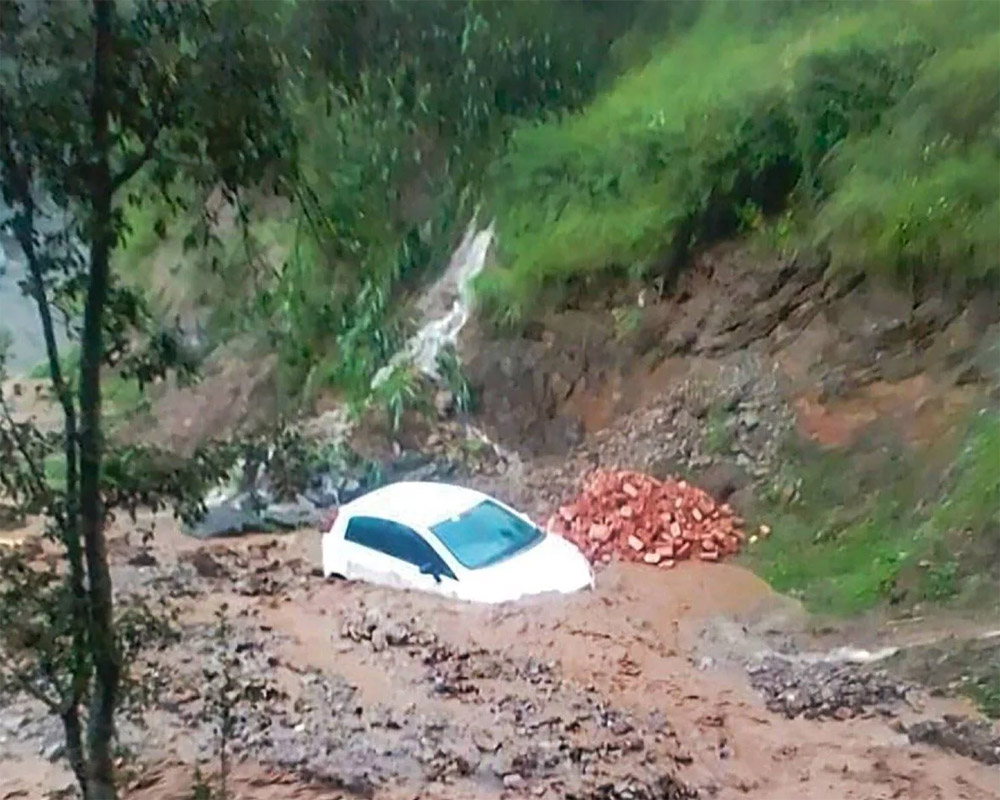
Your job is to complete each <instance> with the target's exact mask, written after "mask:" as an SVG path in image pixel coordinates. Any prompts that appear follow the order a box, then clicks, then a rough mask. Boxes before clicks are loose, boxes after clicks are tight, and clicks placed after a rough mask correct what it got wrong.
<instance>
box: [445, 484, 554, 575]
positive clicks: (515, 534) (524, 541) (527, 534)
mask: <svg viewBox="0 0 1000 800" xmlns="http://www.w3.org/2000/svg"><path fill="white" fill-rule="evenodd" d="M431 530H432V531H433V532H434V535H435V536H437V537H438V539H440V540H441V542H442V543H443V544H444V546H445V547H447V548H448V549H449V550H450V551H451V553H452V555H454V556H455V558H456V559H458V562H459V563H460V564H461V565H462V566H464V567H466V568H467V569H480V568H482V567H488V566H489V565H490V564H496V563H497V562H498V561H503V560H504V559H505V558H509V557H510V556H512V555H514V554H515V553H518V552H520V551H521V550H525V549H527V548H529V547H531V546H532V545H534V544H536V543H537V542H539V541H541V539H542V538H543V537H544V535H545V534H543V533H542V532H541V531H540V530H539V529H538V528H536V527H535V526H534V525H532V524H531V523H530V522H526V521H525V520H523V519H521V518H520V517H518V516H517V515H515V514H511V513H510V512H509V511H507V510H506V509H505V508H503V507H502V506H500V505H497V504H496V503H494V502H493V501H492V500H484V501H483V502H481V503H480V504H479V505H476V506H473V507H472V508H470V509H469V510H468V511H465V512H463V513H462V514H459V515H458V516H457V517H452V518H451V519H449V520H445V521H444V522H439V523H438V524H437V525H434V526H432V527H431Z"/></svg>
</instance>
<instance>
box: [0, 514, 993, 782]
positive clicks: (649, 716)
mask: <svg viewBox="0 0 1000 800" xmlns="http://www.w3.org/2000/svg"><path fill="white" fill-rule="evenodd" d="M112 552H113V558H114V560H115V571H116V579H117V582H116V585H117V586H118V589H119V591H120V592H122V593H127V592H130V591H139V592H142V593H146V594H150V595H155V596H159V597H168V598H169V602H170V604H171V605H172V606H173V607H174V608H175V609H176V610H177V611H178V612H179V621H180V622H179V624H180V629H181V631H182V634H183V636H182V638H181V640H180V641H179V642H176V643H174V644H172V645H170V646H168V647H166V648H165V649H164V650H163V651H162V652H158V653H155V654H153V655H152V656H150V658H149V660H148V662H147V663H146V664H145V665H144V666H143V669H142V672H141V676H140V677H141V679H142V681H143V682H145V683H146V685H148V686H151V687H152V686H154V685H158V684H161V683H162V684H163V687H164V688H163V691H162V692H161V693H160V695H159V698H158V700H157V702H156V703H155V704H154V706H153V708H152V709H151V710H150V711H148V712H147V714H146V723H147V725H146V727H145V728H144V729H143V728H139V727H136V726H134V725H132V724H131V723H123V725H122V740H123V743H124V744H126V745H128V746H129V747H130V748H131V749H132V750H133V751H134V752H135V753H136V754H138V757H137V759H135V760H132V758H131V757H123V762H122V768H123V770H126V769H127V770H128V771H129V774H130V775H131V776H132V777H131V778H130V779H129V784H130V786H131V789H130V794H129V795H128V796H130V797H137V798H138V797H142V798H151V799H152V798H182V797H188V796H190V791H191V786H192V776H193V769H194V765H195V764H196V763H198V762H201V763H202V765H203V769H204V770H205V771H206V772H209V773H210V772H211V771H212V770H213V769H214V764H215V757H214V754H215V752H216V749H217V746H216V740H215V738H214V734H213V725H214V722H215V721H216V716H214V714H215V712H213V698H214V697H216V696H217V694H216V689H215V688H214V687H216V683H215V681H217V674H218V671H219V667H220V664H221V663H222V661H223V660H224V659H225V660H226V663H229V664H230V669H232V670H234V675H235V677H236V679H237V683H238V684H240V685H242V686H247V685H254V686H257V687H258V688H259V689H260V692H259V697H258V699H256V700H255V701H253V702H250V701H249V700H247V701H241V702H240V703H238V704H237V713H236V717H237V722H236V724H235V725H234V730H233V737H232V744H231V748H232V752H233V762H234V766H233V770H232V775H231V780H230V785H231V789H232V790H233V793H234V796H236V797H247V798H261V799H262V800H263V798H267V799H268V800H272V799H276V798H293V797H324V798H334V797H354V796H360V797H377V798H390V800H396V798H400V799H401V798H442V799H443V800H448V799H454V798H484V799H486V798H501V797H512V798H513V797H549V798H587V799H588V800H590V799H591V798H593V799H595V800H596V798H633V799H637V798H683V797H694V796H698V797H718V798H743V797H748V798H769V799H770V798H806V799H808V798H816V800H820V798H822V800H827V798H834V797H836V798H892V797H905V798H915V799H922V798H928V799H930V798H935V800H937V799H940V800H946V798H947V799H949V800H950V798H969V799H970V800H971V799H978V798H993V797H1000V770H998V769H997V767H995V766H989V765H987V764H984V763H981V762H980V761H976V760H974V759H973V758H968V757H963V756H959V755H956V754H954V753H952V752H948V751H946V750H944V749H941V748H940V747H938V746H934V745H933V744H912V743H911V742H910V740H909V738H908V736H907V734H906V732H905V731H906V730H907V729H908V727H909V726H911V725H913V724H914V723H917V722H919V721H920V720H927V719H938V718H940V716H941V714H943V713H944V712H955V711H959V712H962V711H968V709H967V708H962V707H959V706H956V705H955V704H954V703H952V702H946V701H943V700H937V699H933V698H929V697H927V696H926V695H925V694H924V693H922V692H920V691H919V690H918V689H912V690H911V689H910V688H909V686H908V685H904V684H899V683H895V682H893V681H892V680H888V679H886V680H885V682H884V685H883V683H879V682H878V681H875V682H874V683H873V682H872V679H869V678H863V679H858V678H855V677H851V676H848V677H847V678H844V677H843V675H841V676H840V678H838V680H840V681H841V683H843V684H844V685H846V686H847V689H846V690H842V689H839V688H838V689H835V696H833V697H832V698H828V699H823V698H821V704H822V703H824V702H825V703H826V706H827V708H826V710H825V711H824V712H823V713H817V714H810V713H796V714H790V713H788V710H789V708H788V706H787V703H786V704H785V705H781V703H780V702H779V703H778V705H775V697H774V696H772V695H771V694H769V692H771V690H774V691H776V692H777V696H779V697H781V696H783V693H785V692H787V690H788V689H789V687H792V688H793V689H796V688H797V687H799V686H800V685H801V686H806V688H807V689H808V691H815V692H821V689H822V686H818V687H817V686H816V681H817V680H818V681H819V683H820V684H823V683H824V682H827V683H829V684H830V685H831V686H836V685H837V684H836V681H833V680H829V681H828V680H827V679H828V678H830V675H829V674H821V675H820V677H819V678H817V677H816V675H815V674H812V673H809V671H808V670H806V671H805V672H803V671H801V670H799V671H798V672H796V670H797V669H798V667H796V666H794V665H793V666H791V667H788V668H787V669H785V668H783V667H780V665H779V667H775V665H774V663H772V662H770V661H767V660H766V659H768V658H775V657H782V656H788V655H789V654H790V653H791V652H792V650H794V644H792V643H791V642H792V638H788V639H787V640H783V639H782V637H781V636H779V635H778V633H777V632H778V631H780V630H782V629H785V630H801V629H802V622H803V618H802V615H801V613H800V612H799V611H798V609H797V608H796V606H795V605H794V604H793V603H791V602H789V601H787V600H784V599H782V598H779V597H777V596H775V595H773V594H772V593H771V592H770V591H769V589H768V588H767V587H766V585H764V584H763V583H762V582H761V581H760V580H759V579H757V578H756V577H754V576H753V575H752V574H750V573H748V572H746V571H744V570H742V569H740V568H738V567H734V566H730V565H725V564H722V565H701V564H690V565H683V567H682V568H679V569H676V570H674V571H671V572H670V573H667V574H664V573H663V571H661V570H655V569H652V568H648V567H645V566H642V565H624V564H616V565H612V566H611V567H609V568H608V569H606V570H605V571H603V572H602V573H601V574H600V576H599V581H598V588H597V590H596V591H593V592H586V593H582V594H579V595H576V596H572V597H568V598H566V597H554V598H539V599H536V600H532V601H526V602H522V603H517V604H511V605H505V606H498V607H487V606H471V605H466V604H460V603H457V602H451V601H445V600H439V599H437V598H434V597H431V596H426V595H419V594H411V593H407V592H394V591H389V590H383V589H380V588H377V587H371V586H363V585H356V584H348V583H344V582H336V581H335V582H327V581H324V580H322V579H321V578H319V577H316V576H315V574H314V568H315V566H316V565H317V564H318V536H317V535H316V533H315V532H301V533H298V534H290V535H287V536H284V537H281V538H274V537H248V538H243V539H240V540H230V541H224V542H216V543H212V544H205V543H201V542H197V541H194V540H191V539H188V538H186V537H184V536H182V535H181V534H179V533H178V532H177V531H176V529H175V528H173V527H172V526H171V525H170V524H169V523H167V524H163V523H162V522H161V524H159V525H158V527H157V536H156V538H155V539H154V544H153V545H152V548H151V549H149V550H144V549H142V548H141V547H139V546H137V545H128V544H126V543H125V542H124V541H123V540H121V539H119V540H118V542H117V543H116V544H115V545H114V546H113V548H112ZM223 604H225V605H227V606H228V611H227V614H226V616H227V619H228V620H229V622H230V623H231V625H232V632H231V634H229V636H228V638H227V640H226V642H225V643H224V644H222V645H220V643H219V642H218V641H217V639H216V636H215V633H214V622H215V612H216V610H217V609H219V608H220V607H221V606H222V605H223ZM782 641H784V643H785V646H782V645H781V644H780V643H781V642H782ZM768 642H770V643H768ZM776 643H777V644H778V645H779V646H777V647H775V646H773V645H775V644H776ZM782 650H784V651H786V652H784V653H782V652H781V651H782ZM762 659H764V660H762ZM761 664H763V665H764V667H763V668H764V669H765V671H766V670H771V671H772V672H774V673H775V675H776V676H777V677H775V678H774V680H773V681H770V682H768V681H767V680H766V679H765V680H764V683H763V684H761V682H760V679H759V677H758V676H759V673H754V672H753V670H754V669H756V668H757V667H754V665H758V667H759V666H760V665H761ZM748 669H749V670H750V671H749V672H748ZM809 669H812V670H813V671H814V672H815V667H810V668H809ZM206 670H207V672H206ZM789 675H792V678H789ZM796 676H797V677H796ZM796 680H798V681H799V683H796V682H795V681H796ZM810 681H812V683H811V684H810ZM754 685H757V688H758V689H760V691H759V692H758V691H755V688H754ZM775 687H777V688H775ZM871 687H874V689H873V691H874V693H873V694H866V692H868V690H869V689H870V688H871ZM842 691H846V692H847V694H837V693H838V692H842ZM817 696H819V695H817ZM769 706H770V707H771V708H772V709H773V710H769ZM842 707H843V708H845V709H846V710H844V711H840V710H839V709H841V708H842ZM809 717H814V718H809ZM926 738H927V740H928V741H932V742H937V743H938V744H940V737H937V738H935V736H934V735H933V732H932V734H931V735H928V736H927V737H926ZM0 740H2V742H3V753H4V757H3V762H4V764H3V768H2V769H0V797H3V798H15V797H16V798H21V797H24V798H34V797H44V796H45V792H46V791H47V790H50V789H54V788H59V787H60V786H65V785H67V783H68V776H67V775H65V774H62V775H61V776H60V774H59V772H58V770H59V769H61V767H58V766H57V765H55V764H52V763H49V761H48V758H52V759H54V760H56V761H58V755H59V753H58V729H57V727H53V726H52V725H51V722H50V721H48V720H45V719H44V718H43V717H42V716H41V715H40V714H39V713H38V710H37V709H34V708H32V707H31V706H29V705H24V704H16V705H14V706H7V707H4V708H2V710H0Z"/></svg>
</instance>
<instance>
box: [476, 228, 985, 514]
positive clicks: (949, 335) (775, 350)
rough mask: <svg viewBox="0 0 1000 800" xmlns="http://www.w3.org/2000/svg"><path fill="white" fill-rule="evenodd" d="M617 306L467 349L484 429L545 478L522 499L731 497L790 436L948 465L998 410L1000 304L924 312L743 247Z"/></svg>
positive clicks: (943, 304) (980, 302) (754, 479)
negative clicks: (697, 493)
mask: <svg viewBox="0 0 1000 800" xmlns="http://www.w3.org/2000/svg"><path fill="white" fill-rule="evenodd" d="M610 297H611V299H610V300H608V299H607V296H606V297H605V299H604V300H602V301H601V302H599V303H595V302H590V303H578V304H577V307H575V308H572V309H567V310H564V311H561V312H558V313H553V314H550V315H549V316H548V317H547V318H545V319H543V320H539V321H538V322H536V323H534V324H532V325H529V326H528V329H527V332H526V333H524V334H523V335H520V336H516V337H506V338H499V339H498V338H493V337H491V336H488V335H486V334H485V333H483V332H482V331H478V332H470V334H469V335H468V336H467V337H466V340H465V342H464V356H465V358H466V362H467V372H468V375H469V377H470V380H471V382H472V384H473V386H474V388H475V389H476V391H477V395H478V397H479V398H480V421H481V423H482V424H483V426H484V427H485V429H486V431H487V432H488V433H489V434H490V435H491V437H492V438H493V439H494V440H495V441H498V442H501V443H503V444H504V446H506V447H507V448H509V449H511V450H516V451H517V452H518V453H520V454H521V455H522V456H523V457H524V458H525V459H526V460H527V461H530V462H531V464H532V467H531V469H530V470H529V472H530V475H528V476H527V482H528V484H530V485H529V486H527V487H526V488H525V490H523V491H520V490H518V488H517V487H516V486H511V487H510V491H512V492H513V493H514V494H515V495H516V498H517V499H518V500H522V501H526V502H531V501H532V499H534V501H535V502H537V503H538V504H540V505H541V506H547V507H551V506H552V505H553V503H555V502H558V499H559V498H560V497H566V496H567V491H568V489H569V488H570V486H569V485H570V484H571V483H572V482H573V481H575V480H577V479H578V476H579V475H580V473H581V471H586V469H588V468H590V467H594V466H601V467H607V468H623V469H636V470H641V471H645V472H649V473H651V474H653V475H654V476H657V477H663V476H665V475H667V474H676V475H680V476H682V477H688V478H693V479H695V480H697V481H699V482H700V483H702V484H703V485H705V486H706V488H708V489H710V490H711V491H712V492H714V493H715V494H716V495H718V498H717V499H719V500H725V499H727V497H728V495H730V494H732V493H733V492H737V491H739V490H740V489H743V488H745V487H748V486H750V485H752V484H754V483H759V481H760V480H761V479H763V478H766V477H768V476H770V475H772V474H773V473H774V471H775V469H774V468H775V466H776V461H777V460H778V458H779V450H780V447H781V445H782V444H783V443H785V442H786V441H787V440H788V438H789V435H790V434H795V435H796V436H797V437H799V438H802V439H805V440H809V441H812V442H814V443H816V444H818V445H820V446H821V447H829V448H844V447H851V446H853V445H855V444H857V443H858V442H859V441H860V440H861V439H862V438H864V437H865V436H866V435H868V434H871V433H872V432H873V431H874V432H877V436H881V437H883V438H884V437H889V438H891V439H893V440H895V441H898V442H900V443H903V444H904V445H907V446H913V447H919V448H922V449H923V450H924V451H926V453H927V454H928V455H929V457H932V458H933V457H938V459H939V460H940V461H941V463H946V462H947V460H948V459H949V458H950V457H951V455H952V454H953V448H954V444H955V441H954V437H953V436H952V434H954V433H955V432H956V431H957V430H958V429H959V428H960V423H961V422H962V420H963V419H965V418H966V417H967V416H968V414H969V413H970V412H971V411H972V410H974V409H975V408H977V407H982V406H983V405H987V404H995V403H996V402H997V401H998V400H1000V344H998V342H1000V302H998V298H997V297H996V296H993V295H989V294H987V293H984V294H981V295H979V296H978V297H976V298H975V299H974V300H973V301H972V302H969V303H966V304H964V305H963V304H960V303H958V302H952V301H948V300H944V299H942V298H941V297H939V296H936V295H935V296H931V297H928V298H926V299H923V300H920V299H916V300H915V299H913V298H911V297H909V296H908V295H906V294H905V293H903V292H900V291H897V290H893V289H890V288H887V287H885V286H881V285H877V284H875V283H873V282H872V281H870V280H861V279H855V280H850V279H848V278H845V277H843V276H833V277H831V276H829V275H828V274H827V273H826V272H825V271H824V269H823V268H822V265H820V264H816V263H813V262H809V261H805V260H801V259H800V260H795V259H782V258H778V257H775V256H769V257H761V256H760V255H759V254H758V253H755V252H753V251H751V250H748V249H747V248H746V247H745V246H740V245H735V244H729V245H723V246H719V247H717V248H714V249H712V250H710V251H708V252H705V253H703V254H702V255H701V256H700V257H698V258H697V259H696V262H695V263H694V264H693V266H692V267H691V268H690V269H689V270H688V271H686V272H685V273H684V274H683V275H682V276H681V277H680V279H679V282H678V285H677V286H676V287H675V289H674V291H673V292H671V293H670V294H669V295H665V296H664V297H662V298H658V297H656V296H655V294H653V293H652V292H651V291H647V290H641V291H638V292H633V293H632V294H627V293H624V292H622V291H618V292H617V293H613V294H610ZM563 475H565V476H566V477H565V478H564V477H563ZM534 476H537V480H536V479H535V478H534ZM525 477H526V476H525V475H523V474H521V473H520V472H519V473H517V478H516V480H515V481H512V483H517V482H521V483H524V480H525ZM740 499H744V500H748V499H749V497H748V495H747V494H744V495H743V497H742V498H740V496H739V495H738V496H737V500H740ZM737 505H738V503H737Z"/></svg>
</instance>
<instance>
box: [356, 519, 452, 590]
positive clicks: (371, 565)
mask: <svg viewBox="0 0 1000 800" xmlns="http://www.w3.org/2000/svg"><path fill="white" fill-rule="evenodd" d="M344 541H345V543H347V547H348V549H347V557H346V560H347V562H348V563H347V567H348V570H349V572H350V577H352V578H355V579H357V580H366V581H370V582H372V583H379V584H382V585H384V586H394V587H397V588H410V589H422V590H424V591H437V592H440V591H443V589H442V584H444V582H445V581H446V580H447V581H451V582H453V581H454V579H455V576H454V573H453V572H452V571H451V569H450V568H449V567H448V565H447V564H445V563H444V561H443V559H442V558H441V557H440V556H439V555H438V554H437V553H436V552H435V551H434V549H433V548H432V547H431V546H430V545H429V544H428V543H427V542H426V541H424V539H423V538H422V537H421V536H420V535H419V534H418V533H417V532H416V531H414V530H413V529H412V528H408V527H407V526H405V525H400V524H398V523H396V522H390V521H389V520H385V519H380V518H378V517H361V516H359V517H353V518H352V519H351V520H350V521H349V522H348V523H347V530H346V531H345V532H344ZM425 567H429V568H430V569H429V570H428V572H423V571H422V568H425Z"/></svg>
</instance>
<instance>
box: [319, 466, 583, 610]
mask: <svg viewBox="0 0 1000 800" xmlns="http://www.w3.org/2000/svg"><path fill="white" fill-rule="evenodd" d="M323 572H324V574H325V575H326V576H327V577H329V576H331V575H337V576H341V577H344V578H347V579H348V580H361V581H369V582H371V583H378V584H382V585H384V586H395V587H399V588H406V589H419V590H423V591H428V592H436V593H438V594H443V595H448V596H450V597H456V598H459V599H462V600H472V601H476V602H482V603H502V602H505V601H508V600H516V599H517V598H519V597H524V596H525V595H532V594H541V593H543V592H563V593H568V592H575V591H577V590H579V589H585V588H588V587H593V585H594V573H593V570H591V568H590V564H589V563H588V562H587V559H586V558H585V557H584V555H583V553H581V552H580V551H579V550H578V549H577V548H576V546H575V545H573V544H572V543H571V542H568V541H566V540H565V539H563V538H561V537H559V536H555V535H550V534H547V533H545V532H544V531H542V530H541V529H539V528H538V526H536V525H535V524H534V523H533V522H532V521H531V520H530V519H528V518H527V517H526V516H525V515H524V514H521V513H519V512H517V511H515V510H514V509H512V508H510V507H508V506H506V505H504V504H503V503H501V502H499V501H498V500H494V499H493V498H491V497H488V496H487V495H485V494H482V493H480V492H476V491H473V490H471V489H464V488H461V487H459V486H450V485H448V484H443V483H415V482H414V483H407V482H403V483H394V484H390V485H388V486H384V487H382V488H381V489H376V490H375V491H373V492H370V493H369V494H366V495H364V496H362V497H359V498H358V499H357V500H353V501H352V502H350V503H347V504H346V505H344V506H342V507H341V508H340V509H339V511H338V513H337V516H336V518H335V520H334V521H333V524H332V525H331V526H330V529H329V530H328V531H326V532H325V533H324V534H323Z"/></svg>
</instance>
